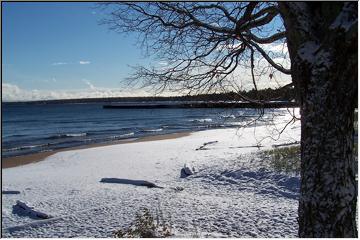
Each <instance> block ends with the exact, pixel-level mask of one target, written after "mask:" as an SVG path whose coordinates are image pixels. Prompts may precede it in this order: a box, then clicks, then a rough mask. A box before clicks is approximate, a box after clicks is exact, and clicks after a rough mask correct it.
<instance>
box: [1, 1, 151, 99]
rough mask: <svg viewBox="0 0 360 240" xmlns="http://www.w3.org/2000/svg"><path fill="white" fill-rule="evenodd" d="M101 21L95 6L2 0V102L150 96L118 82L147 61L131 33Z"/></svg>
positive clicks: (99, 12)
mask: <svg viewBox="0 0 360 240" xmlns="http://www.w3.org/2000/svg"><path fill="white" fill-rule="evenodd" d="M102 18H104V13H103V12H102V11H100V9H99V8H98V7H97V5H96V3H89V2H87V3H76V2H68V3H64V2H62V3H61V2H60V3H59V2H58V3H51V2H50V3H41V2H35V3H34V2H33V3H25V2H5V3H4V2H2V100H3V101H21V100H42V99H61V98H89V97H117V96H146V95H151V94H152V93H151V92H148V91H146V90H144V89H129V88H128V87H127V85H126V81H124V80H125V78H126V77H127V76H129V74H130V73H131V67H130V66H135V65H148V64H149V63H150V61H151V59H148V58H145V57H144V55H143V54H142V51H141V49H139V47H138V46H137V45H136V44H135V43H136V40H137V38H136V35H131V34H130V35H124V34H118V33H115V32H113V31H110V30H108V28H107V26H105V25H100V24H99V21H100V20H101V19H102Z"/></svg>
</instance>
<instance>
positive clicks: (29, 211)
mask: <svg viewBox="0 0 360 240" xmlns="http://www.w3.org/2000/svg"><path fill="white" fill-rule="evenodd" d="M13 213H14V214H17V215H20V216H28V217H30V218H34V219H39V218H41V219H48V218H52V216H50V215H48V214H46V213H43V212H40V211H36V210H34V208H33V207H30V206H28V205H27V204H26V203H24V202H21V201H19V200H18V201H16V204H15V205H14V206H13Z"/></svg>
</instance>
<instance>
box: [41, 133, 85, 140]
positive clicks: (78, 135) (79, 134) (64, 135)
mask: <svg viewBox="0 0 360 240" xmlns="http://www.w3.org/2000/svg"><path fill="white" fill-rule="evenodd" d="M86 135H87V133H65V134H57V135H53V136H50V137H48V138H47V139H59V138H70V137H84V136H86Z"/></svg>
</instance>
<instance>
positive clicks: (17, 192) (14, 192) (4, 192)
mask: <svg viewBox="0 0 360 240" xmlns="http://www.w3.org/2000/svg"><path fill="white" fill-rule="evenodd" d="M1 193H2V194H20V191H15V190H4V191H1Z"/></svg>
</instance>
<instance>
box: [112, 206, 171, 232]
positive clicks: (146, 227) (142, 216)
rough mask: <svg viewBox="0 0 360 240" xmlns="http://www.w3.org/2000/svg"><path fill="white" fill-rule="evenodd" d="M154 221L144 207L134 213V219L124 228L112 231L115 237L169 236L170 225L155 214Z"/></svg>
mask: <svg viewBox="0 0 360 240" xmlns="http://www.w3.org/2000/svg"><path fill="white" fill-rule="evenodd" d="M156 219H157V221H156V222H155V220H154V217H153V215H152V214H151V212H150V211H149V209H147V208H144V209H143V210H142V211H141V212H140V213H137V214H136V218H135V221H134V222H133V223H132V224H131V225H130V227H129V228H128V229H126V230H118V231H116V232H115V233H114V236H115V237H117V238H165V237H170V236H172V235H173V234H172V233H171V227H170V226H169V225H168V224H167V223H166V222H165V221H164V220H163V219H162V221H161V222H160V220H159V216H157V218H156Z"/></svg>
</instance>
